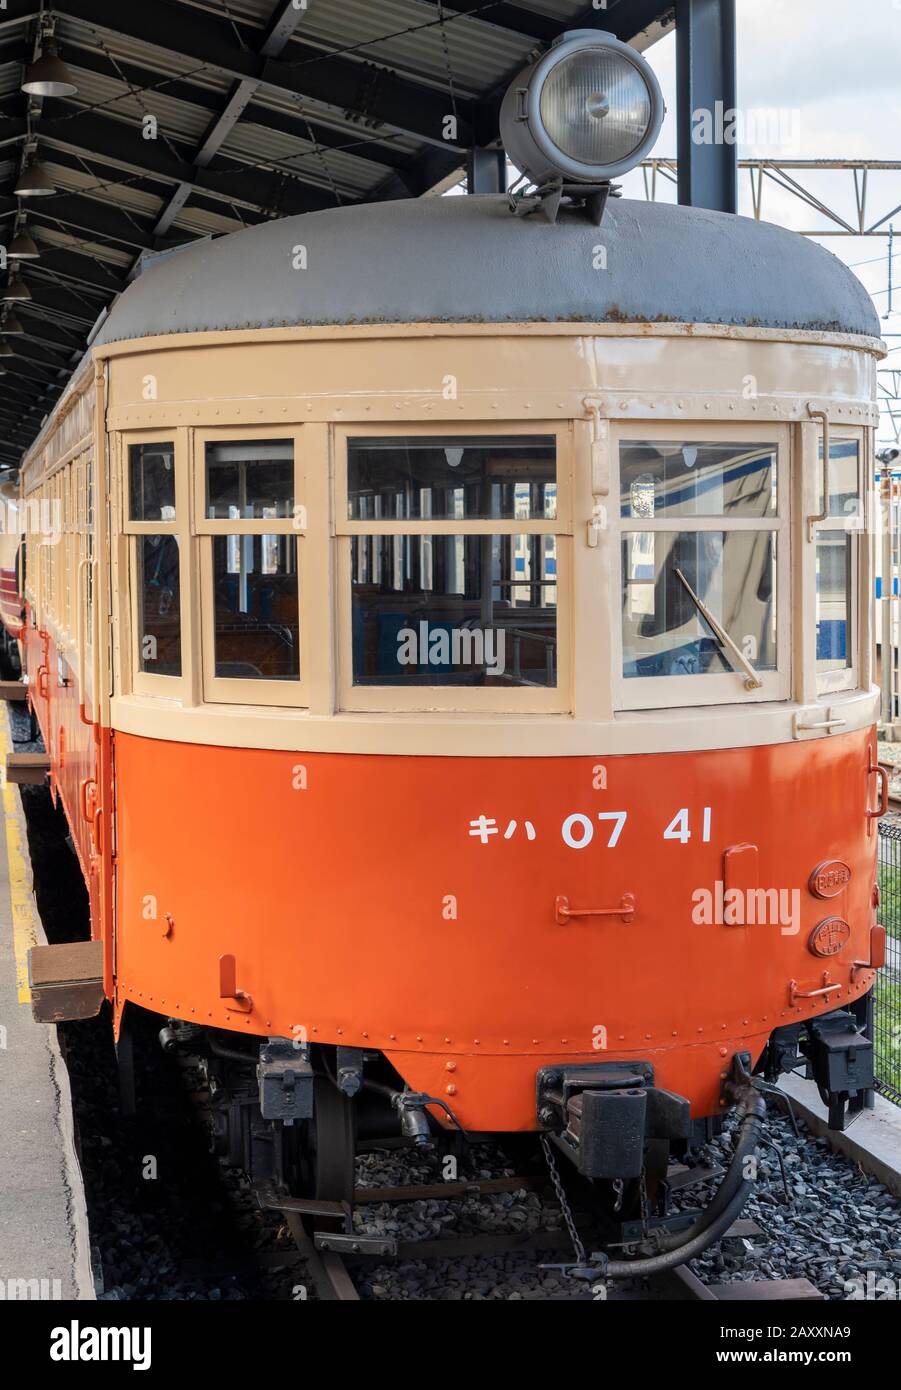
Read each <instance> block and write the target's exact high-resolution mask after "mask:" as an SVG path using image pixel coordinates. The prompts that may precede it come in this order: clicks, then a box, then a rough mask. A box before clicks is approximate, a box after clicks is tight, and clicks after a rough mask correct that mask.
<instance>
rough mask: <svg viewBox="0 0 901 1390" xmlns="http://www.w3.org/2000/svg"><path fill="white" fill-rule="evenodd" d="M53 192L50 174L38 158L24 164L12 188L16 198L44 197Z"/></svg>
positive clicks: (54, 190)
mask: <svg viewBox="0 0 901 1390" xmlns="http://www.w3.org/2000/svg"><path fill="white" fill-rule="evenodd" d="M55 192H56V189H55V188H54V186H53V182H52V180H51V178H50V175H49V174H48V173H47V170H46V169H45V168H44V166H43V164H42V163H41V162H40V160H39V159H33V160H30V161H29V162H28V163H27V164H26V166H25V168H24V169H23V170H22V172H21V174H20V175H19V180H18V182H17V184H16V186H15V188H14V189H13V193H14V194H15V196H16V197H17V198H46V197H49V195H50V194H51V193H55Z"/></svg>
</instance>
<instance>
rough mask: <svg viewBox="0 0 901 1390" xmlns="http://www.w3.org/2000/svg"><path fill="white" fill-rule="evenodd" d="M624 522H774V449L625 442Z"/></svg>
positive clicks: (622, 471)
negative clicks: (712, 519) (711, 519)
mask: <svg viewBox="0 0 901 1390" xmlns="http://www.w3.org/2000/svg"><path fill="white" fill-rule="evenodd" d="M620 478H621V494H622V495H621V511H622V515H623V516H624V517H634V518H640V519H642V520H647V521H650V520H652V519H654V518H657V519H661V520H664V521H667V520H669V518H670V517H673V518H675V517H683V516H685V517H688V516H722V517H729V518H732V517H744V518H750V517H775V516H776V513H777V496H776V445H775V444H758V443H754V444H703V443H702V444H692V443H685V442H681V441H680V442H677V443H659V442H657V441H653V442H646V441H638V440H636V441H634V442H633V441H629V442H624V443H623V444H622V445H621V446H620Z"/></svg>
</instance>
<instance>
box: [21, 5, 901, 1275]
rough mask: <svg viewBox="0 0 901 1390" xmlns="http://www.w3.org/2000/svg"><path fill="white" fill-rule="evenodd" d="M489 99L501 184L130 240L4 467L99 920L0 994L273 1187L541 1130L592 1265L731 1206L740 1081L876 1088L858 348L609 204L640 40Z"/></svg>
mask: <svg viewBox="0 0 901 1390" xmlns="http://www.w3.org/2000/svg"><path fill="white" fill-rule="evenodd" d="M511 90H512V92H513V95H512V97H511V99H510V101H511V103H512V106H511V107H510V109H509V110H508V115H507V130H508V148H509V149H511V153H513V154H514V157H515V158H516V159H517V162H518V163H519V164H520V166H521V167H523V168H524V169H525V170H526V171H527V172H530V173H532V175H533V180H534V184H535V191H534V192H533V193H532V194H530V195H529V196H528V197H526V198H525V199H522V200H518V201H516V200H511V199H509V198H505V197H500V198H494V197H467V198H453V197H450V198H430V199H424V200H420V201H410V202H395V203H385V204H376V205H373V206H370V207H367V208H365V209H353V208H350V209H343V210H335V211H330V212H321V213H315V214H310V215H306V216H303V217H299V218H290V219H286V220H283V221H279V222H273V223H269V224H265V225H260V226H257V227H254V228H253V229H251V230H248V231H244V232H241V233H239V234H236V235H232V236H227V237H224V238H221V239H220V240H216V241H212V242H207V243H204V244H202V245H195V246H192V247H188V248H187V249H184V250H182V251H180V252H179V253H177V254H173V255H169V256H167V257H165V258H161V259H160V260H159V261H158V262H157V263H156V264H152V265H151V266H149V268H147V269H146V270H145V271H144V273H143V274H142V275H141V276H140V277H139V278H138V279H137V280H136V281H135V283H133V284H132V286H131V287H130V288H129V289H128V290H127V291H126V292H125V293H124V294H123V295H122V297H121V298H120V299H119V301H118V302H117V303H116V304H115V305H114V307H113V309H112V311H111V312H110V314H109V316H108V318H107V319H106V321H105V322H104V324H103V326H102V328H101V331H100V332H99V334H98V336H97V337H96V339H95V341H94V343H93V345H92V348H91V350H90V352H89V355H88V357H87V358H86V359H85V361H84V362H83V364H82V365H81V367H80V369H79V370H78V371H77V372H76V373H75V375H74V377H73V379H72V381H71V383H70V385H69V387H68V389H67V391H66V393H65V394H64V396H63V397H62V399H61V401H60V403H59V405H58V406H57V408H56V409H55V411H54V412H53V415H52V416H51V418H50V419H49V420H48V421H47V422H46V424H45V426H44V428H43V429H42V431H41V434H40V436H39V437H38V439H37V441H36V442H35V444H34V446H33V447H32V448H31V449H30V451H29V452H28V454H27V456H26V457H25V458H24V460H23V462H22V467H21V473H20V496H19V506H20V508H21V511H22V515H23V517H24V518H25V520H26V525H27V527H28V530H27V534H26V538H25V552H26V559H25V566H24V568H25V578H24V585H21V586H17V588H18V600H16V601H12V602H11V601H10V582H11V581H10V576H11V575H15V574H16V573H17V562H16V559H15V554H14V551H15V550H16V548H17V538H16V537H15V536H14V535H12V534H10V535H8V536H7V538H6V540H5V543H4V544H5V553H4V555H3V556H0V569H2V572H3V573H2V578H3V601H2V604H0V613H2V618H3V622H4V624H5V626H6V628H7V630H8V631H9V632H10V633H12V634H13V636H14V637H15V639H16V641H17V644H18V648H19V650H20V652H21V658H22V665H23V669H24V671H25V673H26V679H27V682H28V693H29V700H30V701H31V703H32V706H33V708H34V711H35V713H36V716H37V719H38V722H39V724H40V728H41V732H42V734H43V738H44V742H45V744H46V748H47V752H48V755H49V758H50V762H51V768H50V774H49V776H50V784H51V789H52V792H53V795H54V796H55V797H57V798H58V799H59V800H60V801H61V803H62V805H63V807H64V809H65V813H66V816H67V817H68V820H69V824H70V826H71V830H72V836H73V840H74V842H75V845H76V848H77V852H78V855H79V858H80V861H81V864H82V867H83V871H84V875H85V878H86V881H87V883H88V884H89V888H90V894H91V906H92V939H91V941H90V942H85V943H82V944H81V946H80V947H79V950H80V951H81V952H82V953H83V954H81V955H80V956H79V957H78V958H77V964H75V965H73V954H72V948H71V947H69V948H67V950H68V954H67V955H63V954H61V953H59V948H57V947H49V948H43V950H42V952H41V955H40V959H39V961H38V965H39V968H35V969H34V970H33V982H32V983H33V993H34V1002H35V1010H36V1014H37V1016H38V1017H39V1018H44V1019H54V1018H59V1017H63V1016H67V1017H74V1016H82V1017H84V1016H88V1015H91V1014H94V1013H96V1012H97V1011H98V1010H99V1009H100V1007H101V1004H102V1002H103V1001H104V1000H108V1001H109V1003H110V1005H111V1007H112V1015H113V1020H114V1027H115V1031H116V1037H117V1039H119V1044H120V1054H121V1056H122V1058H123V1065H125V1059H126V1057H127V1047H126V1046H125V1041H126V1040H127V1037H128V1030H129V1019H130V1018H132V1017H134V1015H135V1012H136V1011H138V1010H145V1011H150V1012H152V1013H154V1014H157V1015H159V1016H160V1026H161V1029H162V1030H163V1039H164V1042H165V1044H166V1045H167V1046H169V1047H173V1048H183V1049H187V1050H194V1051H197V1052H200V1053H202V1054H203V1055H204V1057H205V1065H206V1069H207V1074H208V1076H209V1078H210V1081H211V1085H212V1088H213V1094H214V1113H215V1117H216V1120H215V1123H216V1127H217V1133H218V1136H219V1140H220V1143H221V1144H222V1146H223V1149H224V1151H227V1152H228V1153H229V1154H230V1155H231V1156H232V1158H233V1159H234V1160H235V1161H240V1162H242V1163H243V1164H244V1165H245V1166H246V1167H247V1168H248V1170H249V1171H250V1172H251V1173H252V1175H253V1176H254V1178H255V1179H256V1180H257V1181H258V1182H261V1183H268V1184H270V1185H275V1187H276V1188H278V1189H280V1190H282V1191H284V1190H290V1191H293V1192H295V1193H298V1194H300V1195H301V1196H308V1197H318V1198H323V1197H347V1196H348V1195H349V1193H350V1192H351V1190H352V1182H353V1154H354V1136H355V1135H356V1134H363V1135H366V1136H369V1137H371V1136H372V1135H374V1134H392V1135H401V1134H403V1135H406V1137H407V1138H408V1139H409V1141H410V1142H411V1143H421V1142H439V1143H447V1144H453V1143H458V1142H460V1141H461V1139H465V1138H472V1137H474V1136H482V1135H486V1134H493V1135H498V1134H500V1135H508V1136H510V1135H519V1136H522V1135H533V1136H534V1135H536V1134H540V1135H542V1136H544V1138H545V1139H546V1140H547V1141H548V1142H549V1145H550V1147H549V1148H548V1150H547V1151H548V1152H549V1153H553V1154H554V1155H566V1156H567V1157H568V1158H569V1159H571V1160H572V1162H573V1164H574V1166H575V1168H576V1169H577V1170H578V1171H579V1173H580V1174H581V1175H582V1177H583V1178H585V1179H586V1180H588V1181H589V1182H591V1183H592V1184H593V1186H594V1189H595V1190H596V1191H598V1192H599V1193H602V1194H610V1196H611V1212H613V1211H614V1210H615V1212H616V1213H618V1215H617V1217H616V1222H619V1223H622V1222H623V1221H625V1220H627V1219H628V1220H631V1221H633V1223H634V1222H635V1221H637V1222H638V1228H637V1230H638V1233H637V1235H634V1237H633V1240H632V1244H631V1246H630V1247H629V1254H630V1255H631V1256H632V1257H634V1259H631V1260H630V1259H620V1260H613V1261H611V1263H610V1266H609V1268H610V1270H611V1272H613V1273H618V1272H621V1269H622V1268H625V1267H626V1266H628V1267H629V1268H630V1269H632V1270H634V1269H637V1268H645V1267H650V1266H652V1265H654V1263H655V1261H656V1262H657V1263H658V1264H659V1263H660V1262H661V1261H662V1262H670V1263H672V1262H673V1261H674V1260H677V1259H681V1258H685V1257H686V1256H687V1255H689V1254H691V1253H692V1252H693V1251H694V1250H696V1249H698V1248H701V1247H702V1246H703V1245H704V1244H706V1243H708V1242H709V1241H710V1240H712V1239H715V1238H716V1236H717V1234H718V1233H721V1231H722V1230H723V1229H725V1227H726V1225H728V1224H729V1222H731V1220H732V1219H733V1218H734V1214H735V1212H736V1211H737V1210H738V1209H739V1208H740V1205H741V1203H742V1201H743V1200H744V1198H745V1196H746V1195H747V1192H748V1190H749V1187H750V1180H749V1178H748V1175H747V1171H743V1169H742V1160H743V1159H744V1158H746V1157H747V1156H748V1155H749V1154H750V1153H752V1152H753V1149H754V1145H755V1143H756V1140H757V1136H758V1132H759V1126H760V1125H761V1123H762V1115H763V1105H762V1100H761V1087H764V1086H765V1085H766V1083H767V1082H768V1081H772V1080H774V1079H775V1078H776V1077H777V1076H778V1075H779V1073H780V1071H783V1070H790V1069H794V1068H797V1067H799V1066H801V1065H806V1066H807V1067H809V1069H810V1071H811V1074H812V1075H813V1076H814V1077H815V1078H816V1080H817V1081H818V1083H819V1084H820V1087H821V1089H822V1091H823V1094H824V1096H825V1097H826V1099H827V1100H828V1102H829V1104H830V1108H831V1119H832V1123H833V1124H834V1125H836V1126H841V1125H842V1124H844V1123H845V1120H846V1117H847V1114H848V1113H849V1111H850V1112H853V1110H854V1109H855V1108H859V1107H860V1106H861V1105H862V1104H864V1103H865V1099H866V1096H867V1094H868V1092H869V1090H870V1088H871V1087H872V1083H873V1074H872V1047H871V1043H870V1041H869V1038H868V1032H867V1027H868V998H869V994H870V991H871V989H872V986H873V981H874V977H875V970H876V968H878V966H879V964H880V963H881V960H882V950H883V947H882V935H881V929H880V928H879V926H878V924H877V906H878V895H877V892H876V881H875V870H876V835H875V820H876V817H877V816H878V814H879V812H880V809H881V808H882V809H884V801H885V796H886V791H887V788H886V786H885V779H884V776H883V774H882V772H881V770H880V769H879V767H878V764H877V757H876V731H875V723H876V716H877V698H878V696H877V691H876V689H875V687H874V684H873V633H872V621H873V619H872V611H871V603H870V596H871V594H872V592H873V583H872V557H871V553H870V550H871V546H870V521H871V517H870V513H869V509H870V506H871V502H870V498H869V495H868V494H869V489H868V487H867V479H868V478H869V477H871V476H872V473H873V427H874V425H875V424H876V418H877V413H876V406H875V368H876V362H877V360H878V359H879V357H880V355H881V354H882V351H883V348H882V344H881V343H880V341H879V337H878V320H877V317H876V315H875V312H874V310H873V307H872V304H871V302H870V300H869V298H868V296H867V295H866V293H865V292H864V290H863V288H862V287H861V286H860V285H859V283H858V282H857V281H856V279H855V278H854V277H853V276H852V275H851V274H850V272H849V271H847V270H846V268H845V267H844V266H843V265H842V264H841V263H840V262H838V261H837V260H836V259H835V258H833V257H832V256H831V255H829V254H828V253H827V252H825V251H824V250H822V249H821V248H820V247H818V246H816V245H814V244H812V243H811V242H808V241H805V240H803V239H802V238H800V237H796V236H794V235H793V234H791V233H788V232H786V231H782V230H779V229H778V228H776V227H774V226H770V225H766V224H762V223H755V222H752V221H748V220H746V219H743V218H736V217H729V216H726V215H723V214H717V213H711V212H705V211H699V210H693V209H689V208H685V207H675V206H666V205H656V204H648V205H645V204H634V203H629V202H625V201H622V200H617V199H615V198H612V197H610V196H609V195H610V192H611V189H610V180H611V178H613V177H615V176H616V174H617V173H619V172H622V170H623V169H624V168H626V167H629V161H630V160H631V161H632V162H633V163H634V162H636V161H637V159H639V158H641V156H642V154H643V153H644V152H645V150H646V149H647V148H648V145H649V142H652V141H653V138H654V136H655V134H656V128H659V118H660V115H661V110H662V108H661V105H660V98H659V91H657V89H656V83H655V81H654V79H653V77H652V75H651V74H650V71H649V69H648V68H647V66H646V64H645V63H644V61H643V60H642V59H641V58H640V57H639V56H638V55H637V54H636V53H634V52H633V51H632V50H630V49H624V47H623V46H622V45H619V44H617V43H616V41H615V40H612V39H609V38H605V37H604V36H603V35H600V36H599V35H598V33H597V32H595V31H592V32H591V34H590V37H589V36H585V35H575V36H570V37H568V38H567V39H566V40H564V41H563V42H562V43H561V44H559V45H557V46H555V48H554V49H552V50H551V51H550V53H549V54H548V55H546V56H545V58H544V59H542V60H541V61H540V63H539V64H538V65H537V66H536V67H535V68H533V69H531V70H529V71H528V72H527V73H526V74H524V75H523V76H522V77H521V78H520V79H518V80H517V82H516V83H514V86H513V89H511ZM599 93H600V94H601V96H603V98H604V100H603V101H601V100H599V97H598V94H599ZM539 137H540V138H539ZM599 248H602V249H603V252H604V254H603V255H601V254H599ZM42 519H43V520H42ZM57 522H58V526H57V524H56V523H57ZM48 526H49V527H50V529H51V530H53V531H55V532H58V534H55V535H48V534H46V530H47V527H48ZM19 570H21V564H19ZM54 953H56V954H54ZM54 962H57V964H54ZM734 1105H738V1106H739V1107H740V1110H741V1112H742V1115H743V1118H742V1121H741V1125H740V1128H739V1130H738V1132H737V1136H736V1143H735V1161H734V1162H733V1166H732V1168H730V1170H729V1172H728V1174H727V1177H726V1178H725V1179H724V1181H723V1185H722V1187H721V1189H720V1192H719V1193H718V1196H717V1198H716V1199H715V1200H714V1203H713V1205H712V1207H711V1208H709V1209H708V1211H707V1212H706V1213H705V1214H704V1215H703V1216H702V1217H699V1218H698V1220H697V1221H696V1223H695V1224H694V1225H692V1226H690V1227H689V1228H688V1229H687V1230H686V1229H684V1222H683V1223H682V1228H680V1227H679V1225H678V1223H674V1222H673V1220H672V1218H671V1213H670V1212H669V1209H668V1205H667V1194H666V1181H665V1179H666V1171H667V1163H668V1160H669V1158H670V1157H672V1156H674V1155H675V1156H680V1155H684V1154H685V1153H687V1152H688V1151H689V1150H690V1149H691V1148H692V1147H693V1146H695V1145H697V1144H699V1143H700V1142H702V1141H703V1140H704V1139H705V1138H706V1137H708V1136H710V1135H711V1134H713V1133H714V1132H715V1131H716V1130H717V1129H718V1127H719V1126H720V1125H721V1123H722V1118H723V1116H724V1115H725V1114H726V1113H727V1112H729V1111H730V1109H731V1108H732V1107H733V1106H734ZM614 1197H615V1198H616V1200H615V1202H614V1201H613V1198H614ZM616 1222H614V1225H615V1227H616V1229H615V1231H614V1235H616V1234H617V1231H618V1232H619V1235H620V1237H621V1233H622V1229H623V1228H622V1225H621V1224H620V1225H619V1226H618V1227H617V1226H616ZM636 1261H637V1263H636Z"/></svg>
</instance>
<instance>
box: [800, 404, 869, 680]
mask: <svg viewBox="0 0 901 1390" xmlns="http://www.w3.org/2000/svg"><path fill="white" fill-rule="evenodd" d="M846 443H854V444H856V445H857V496H858V498H859V503H860V504H859V506H858V509H857V514H856V516H854V517H849V516H847V515H845V516H844V517H842V516H828V517H826V518H824V520H823V521H817V522H815V523H814V526H813V539H812V541H811V542H810V546H811V552H812V594H811V601H810V610H809V613H805V615H804V616H805V620H809V622H810V626H811V632H812V642H813V672H814V679H815V682H816V693H817V698H818V699H824V698H827V697H828V696H830V695H836V694H839V693H841V692H842V691H849V690H859V689H860V678H861V634H862V632H863V631H864V626H863V621H862V615H861V607H860V605H861V598H862V588H861V567H862V565H863V560H864V550H865V545H864V542H863V541H862V540H861V537H864V538H865V536H866V517H865V510H866V503H867V496H866V494H867V492H868V488H867V487H866V486H865V483H866V478H865V469H866V467H867V452H868V451H867V441H866V437H865V434H864V431H863V430H862V429H861V428H858V427H855V426H851V425H848V426H844V425H842V424H840V423H839V422H837V421H834V422H833V423H832V426H831V429H830V452H831V449H832V446H834V445H836V444H846ZM822 444H823V434H822V430H820V429H819V428H817V431H816V445H815V447H814V451H813V457H814V461H815V468H816V476H815V478H814V480H813V483H812V492H813V498H814V505H815V507H816V510H817V511H818V510H819V507H820V506H821V505H822V500H821V499H820V494H821V486H822V471H821V470H822V465H823V460H822V459H821V458H820V449H821V447H822ZM817 499H820V501H819V503H818V502H817ZM814 514H815V513H814ZM824 531H844V532H845V534H846V535H848V536H849V537H850V538H851V547H850V549H851V555H850V559H849V562H848V577H849V580H850V593H849V595H848V613H849V620H848V635H847V639H846V646H847V649H848V651H849V652H850V654H851V660H850V662H849V663H848V665H847V666H845V667H843V668H841V669H840V670H837V671H820V670H819V668H818V666H817V654H816V638H817V622H816V601H817V590H816V547H817V541H818V540H819V537H820V533H821V532H824Z"/></svg>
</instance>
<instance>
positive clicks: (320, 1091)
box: [301, 1076, 356, 1202]
mask: <svg viewBox="0 0 901 1390" xmlns="http://www.w3.org/2000/svg"><path fill="white" fill-rule="evenodd" d="M313 1096H314V1112H313V1119H312V1121H310V1122H309V1123H308V1125H307V1126H306V1131H307V1132H306V1135H305V1142H304V1151H303V1154H302V1157H301V1178H302V1182H303V1187H304V1189H305V1191H304V1195H305V1196H308V1197H312V1198H314V1199H316V1200H318V1201H324V1202H351V1201H353V1193H354V1156H355V1147H356V1146H355V1138H356V1135H355V1130H356V1126H355V1122H354V1108H353V1105H352V1104H351V1102H350V1101H349V1100H348V1099H347V1097H346V1096H344V1095H342V1094H341V1092H340V1091H339V1090H338V1088H337V1086H336V1085H335V1084H334V1083H333V1082H332V1081H331V1080H330V1079H329V1078H328V1077H327V1076H317V1077H316V1080H315V1082H314V1087H313Z"/></svg>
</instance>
